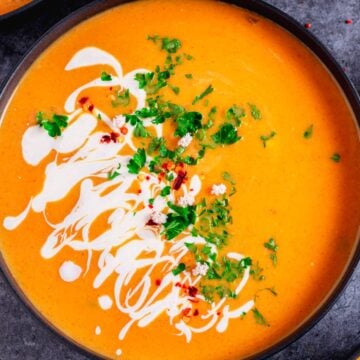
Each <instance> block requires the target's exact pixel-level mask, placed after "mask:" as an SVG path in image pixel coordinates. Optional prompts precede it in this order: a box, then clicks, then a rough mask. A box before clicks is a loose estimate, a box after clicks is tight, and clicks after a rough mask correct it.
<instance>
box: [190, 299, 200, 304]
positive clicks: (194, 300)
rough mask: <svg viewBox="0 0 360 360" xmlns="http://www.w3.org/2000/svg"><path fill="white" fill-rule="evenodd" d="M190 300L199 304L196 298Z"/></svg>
mask: <svg viewBox="0 0 360 360" xmlns="http://www.w3.org/2000/svg"><path fill="white" fill-rule="evenodd" d="M188 300H189V301H191V302H192V303H195V304H197V303H198V302H199V300H198V299H196V298H194V299H188Z"/></svg>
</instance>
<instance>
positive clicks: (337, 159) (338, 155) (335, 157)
mask: <svg viewBox="0 0 360 360" xmlns="http://www.w3.org/2000/svg"><path fill="white" fill-rule="evenodd" d="M330 159H331V160H332V161H334V162H336V163H338V162H340V160H341V155H340V154H338V153H335V154H333V155H332V156H331V158H330Z"/></svg>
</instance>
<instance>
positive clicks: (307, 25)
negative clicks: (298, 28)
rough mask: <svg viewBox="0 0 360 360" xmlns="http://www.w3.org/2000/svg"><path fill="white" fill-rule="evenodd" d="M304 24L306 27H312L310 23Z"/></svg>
mask: <svg viewBox="0 0 360 360" xmlns="http://www.w3.org/2000/svg"><path fill="white" fill-rule="evenodd" d="M304 26H305V28H306V29H310V28H311V27H312V24H311V23H306V24H305V25H304Z"/></svg>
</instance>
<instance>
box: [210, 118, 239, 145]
mask: <svg viewBox="0 0 360 360" xmlns="http://www.w3.org/2000/svg"><path fill="white" fill-rule="evenodd" d="M211 138H212V139H213V140H214V142H215V143H216V144H223V145H225V144H226V145H231V144H234V143H236V142H237V141H239V140H240V139H241V136H239V135H238V132H237V130H236V128H235V127H234V125H232V124H229V123H225V124H222V125H220V127H219V130H218V131H217V132H216V133H215V134H214V135H212V136H211Z"/></svg>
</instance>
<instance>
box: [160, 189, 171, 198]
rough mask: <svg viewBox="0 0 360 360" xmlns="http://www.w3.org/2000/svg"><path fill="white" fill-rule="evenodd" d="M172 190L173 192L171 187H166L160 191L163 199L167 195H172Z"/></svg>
mask: <svg viewBox="0 0 360 360" xmlns="http://www.w3.org/2000/svg"><path fill="white" fill-rule="evenodd" d="M170 190H171V187H170V186H165V187H164V188H163V189H162V190H161V191H160V195H161V196H162V197H165V196H167V195H169V194H170Z"/></svg>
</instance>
